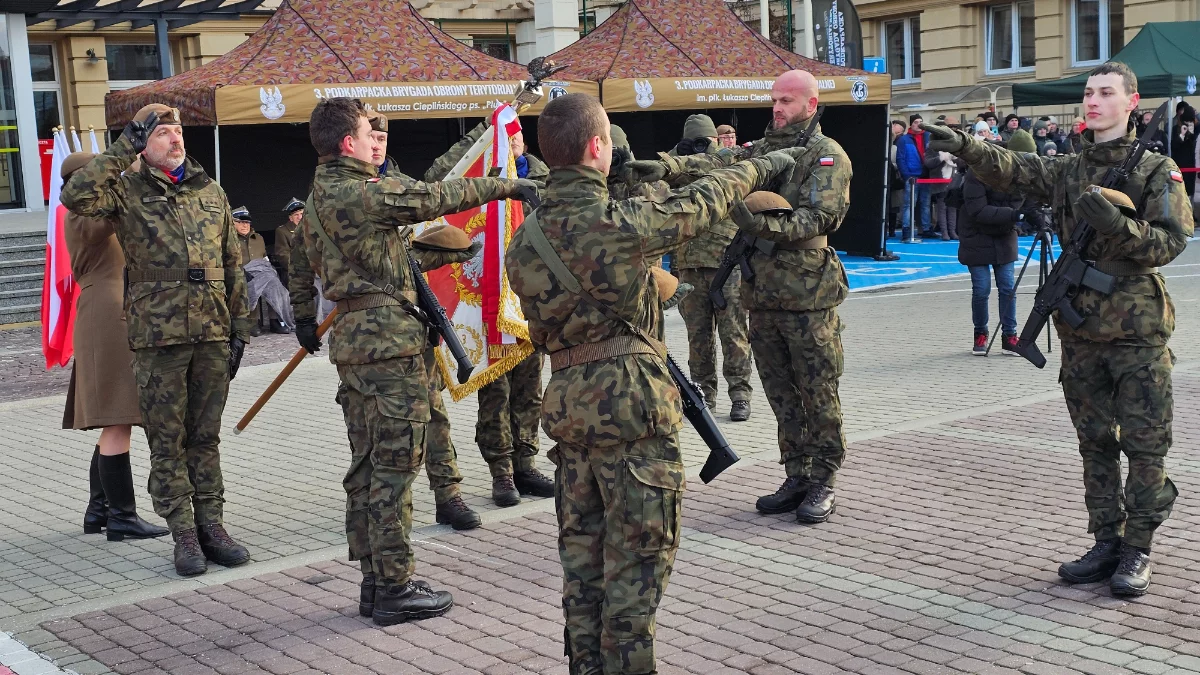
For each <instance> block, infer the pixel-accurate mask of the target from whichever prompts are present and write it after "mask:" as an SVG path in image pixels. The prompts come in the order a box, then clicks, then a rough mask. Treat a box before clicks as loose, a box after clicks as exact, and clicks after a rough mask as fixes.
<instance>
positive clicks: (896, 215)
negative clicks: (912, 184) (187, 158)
mask: <svg viewBox="0 0 1200 675" xmlns="http://www.w3.org/2000/svg"><path fill="white" fill-rule="evenodd" d="M891 127H892V144H891V145H890V146H889V147H888V153H889V158H890V160H891V161H890V163H889V169H888V173H889V175H888V185H889V186H890V187H891V194H890V195H888V196H889V200H888V206H889V207H890V211H891V213H890V215H891V218H890V219H889V220H888V236H889V237H891V236H894V235H895V234H896V230H897V229H898V228H899V227H900V206H901V205H902V203H903V201H904V177H903V176H901V175H900V172H899V170H897V169H896V141H898V140H900V137H901V136H903V135H904V132H905V131H907V130H908V126H907V125H905V124H904V122H903V121H901V120H892V124H891Z"/></svg>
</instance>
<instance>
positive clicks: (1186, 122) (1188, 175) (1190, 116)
mask: <svg viewBox="0 0 1200 675" xmlns="http://www.w3.org/2000/svg"><path fill="white" fill-rule="evenodd" d="M1184 105H1186V103H1185V104H1184ZM1178 119H1179V121H1178V122H1177V123H1176V124H1175V126H1174V127H1173V128H1172V129H1171V159H1173V160H1175V163H1176V164H1177V165H1179V168H1181V169H1190V168H1195V166H1196V111H1195V110H1193V109H1192V107H1191V106H1188V107H1187V108H1185V109H1183V111H1182V112H1180V114H1179V118H1178ZM1183 187H1184V189H1186V190H1187V193H1188V196H1189V197H1194V196H1195V194H1196V173H1195V172H1194V171H1185V172H1183Z"/></svg>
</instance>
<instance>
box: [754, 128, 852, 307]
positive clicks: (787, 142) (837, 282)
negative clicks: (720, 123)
mask: <svg viewBox="0 0 1200 675" xmlns="http://www.w3.org/2000/svg"><path fill="white" fill-rule="evenodd" d="M807 126H808V122H807V121H804V122H798V123H796V124H791V125H789V126H787V127H784V128H783V129H772V128H768V129H767V132H766V137H765V138H763V139H762V140H760V141H757V142H756V143H754V145H752V146H751V154H752V155H753V156H754V157H759V156H761V155H764V154H766V153H768V152H771V151H772V150H782V149H784V148H791V147H795V145H796V139H797V138H798V137H799V135H800V132H801V131H802V130H803V129H804V128H805V127H807ZM806 147H807V148H808V152H806V153H805V154H804V155H803V156H802V157H800V158H799V159H797V160H796V166H795V168H793V169H792V172H791V175H788V176H785V177H784V178H783V179H782V180H780V181H779V183H778V184H777V185H773V186H771V187H770V188H768V189H772V188H773V189H774V191H775V192H778V193H779V194H780V195H782V196H783V197H784V199H787V200H788V203H790V204H791V205H792V207H793V208H794V209H795V211H794V212H793V213H792V215H791V216H789V217H787V218H774V219H771V223H772V232H771V234H770V235H769V236H767V237H766V238H768V239H771V240H773V241H775V242H777V243H779V244H780V248H777V249H776V250H775V254H774V255H772V256H764V255H763V254H761V253H756V254H755V255H754V258H753V259H752V260H751V265H753V266H754V273H755V277H754V280H753V281H745V280H743V281H742V303H743V304H744V305H745V306H746V308H747V309H751V310H756V309H758V310H786V311H791V312H811V311H816V310H822V309H829V308H830V307H836V306H838V305H840V304H842V301H843V300H845V299H846V293H847V292H848V291H849V285H848V283H847V281H846V270H845V268H843V267H842V261H841V259H840V258H838V256H837V252H835V251H834V250H833V248H831V247H826V248H819V249H810V250H800V251H794V250H792V251H789V250H783V249H786V248H788V246H789V245H792V244H795V243H798V242H801V241H804V240H805V239H811V238H813V237H816V236H818V235H822V234H824V235H828V234H831V233H833V232H835V231H836V230H837V229H838V228H839V227H840V226H841V224H842V219H843V218H845V217H846V211H848V210H849V208H850V178H851V177H852V175H853V173H854V171H853V168H852V167H851V166H850V158H849V157H848V156H847V155H846V152H845V151H844V150H842V146H840V145H838V143H837V141H835V140H833V139H832V138H829V137H828V136H823V135H821V129H820V127H819V126H818V127H817V129H816V131H815V132H814V134H813V137H812V138H810V139H809V141H808V145H807V146H806Z"/></svg>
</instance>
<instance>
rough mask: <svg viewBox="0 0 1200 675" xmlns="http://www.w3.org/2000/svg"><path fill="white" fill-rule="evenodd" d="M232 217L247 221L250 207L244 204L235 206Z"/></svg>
mask: <svg viewBox="0 0 1200 675" xmlns="http://www.w3.org/2000/svg"><path fill="white" fill-rule="evenodd" d="M233 219H234V220H241V221H244V222H247V223H248V222H250V209H247V208H246V207H244V206H239V207H237V208H236V209H234V210H233Z"/></svg>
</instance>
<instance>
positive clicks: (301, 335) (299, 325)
mask: <svg viewBox="0 0 1200 675" xmlns="http://www.w3.org/2000/svg"><path fill="white" fill-rule="evenodd" d="M296 342H299V343H300V346H301V347H303V348H304V351H306V352H308V353H309V354H316V353H317V352H319V351H321V338H319V337H317V320H316V319H314V318H313V317H311V316H310V317H308V318H307V319H296Z"/></svg>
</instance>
